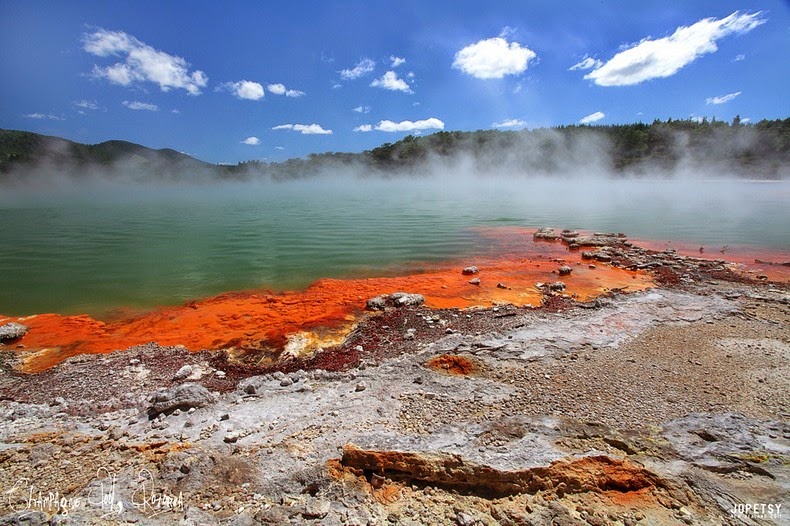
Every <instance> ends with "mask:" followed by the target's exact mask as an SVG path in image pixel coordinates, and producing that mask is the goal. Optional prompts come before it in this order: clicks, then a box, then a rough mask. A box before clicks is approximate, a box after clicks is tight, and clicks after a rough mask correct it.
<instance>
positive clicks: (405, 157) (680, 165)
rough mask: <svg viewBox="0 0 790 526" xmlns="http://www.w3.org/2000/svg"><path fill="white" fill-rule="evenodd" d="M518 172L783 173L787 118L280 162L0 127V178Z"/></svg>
mask: <svg viewBox="0 0 790 526" xmlns="http://www.w3.org/2000/svg"><path fill="white" fill-rule="evenodd" d="M437 172H438V173H446V174H451V175H456V176H458V177H460V176H462V175H470V174H471V175H485V174H507V175H518V176H526V177H529V176H566V175H567V176H585V175H594V176H601V175H606V176H613V175H614V176H619V175H622V176H637V177H642V176H647V177H652V176H671V175H676V174H692V175H695V176H706V177H711V176H712V177H716V176H719V175H726V176H733V175H735V176H740V177H747V178H772V179H778V178H788V177H790V118H788V119H784V120H779V119H776V120H762V121H760V122H758V123H754V124H752V123H747V124H744V123H742V122H741V120H740V119H739V118H738V117H736V118H735V119H734V120H733V121H732V122H731V123H728V122H723V121H716V120H712V121H707V120H701V121H700V120H690V119H686V120H672V119H668V120H667V121H660V120H655V121H654V122H652V123H651V124H645V123H641V122H640V123H635V124H621V125H611V126H589V125H583V126H576V125H574V126H560V127H556V128H540V129H534V130H519V131H500V130H478V131H474V132H459V131H440V132H437V133H434V134H431V135H426V136H413V135H407V136H406V137H404V138H402V139H400V140H399V141H397V142H394V143H384V144H382V145H381V146H379V147H377V148H373V149H372V150H367V151H364V152H361V153H342V152H327V153H317V154H310V155H308V156H307V157H306V158H303V159H288V160H286V161H283V162H279V163H269V162H263V161H249V162H241V163H239V164H237V165H235V166H226V165H221V166H220V165H213V164H209V163H205V162H203V161H199V160H197V159H194V158H192V157H190V156H188V155H185V154H182V153H179V152H176V151H175V150H171V149H162V150H154V149H151V148H146V147H144V146H140V145H138V144H134V143H130V142H125V141H107V142H103V143H101V144H93V145H86V144H79V143H75V142H72V141H69V140H66V139H61V138H58V137H48V136H45V135H38V134H35V133H31V132H25V131H13V130H0V184H2V183H4V182H5V183H14V182H25V181H32V180H35V179H36V178H44V177H46V176H47V175H57V176H59V177H63V176H66V177H68V178H71V179H76V180H80V179H86V178H89V177H93V178H100V179H102V180H111V181H112V180H116V181H132V182H141V181H201V182H205V181H209V180H216V179H219V180H250V179H255V180H257V179H267V180H290V179H303V178H309V177H315V176H319V175H323V174H351V175H355V176H359V177H390V176H394V175H407V176H413V177H424V176H427V175H429V174H431V173H437Z"/></svg>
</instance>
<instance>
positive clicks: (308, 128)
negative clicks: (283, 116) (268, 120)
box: [272, 124, 332, 135]
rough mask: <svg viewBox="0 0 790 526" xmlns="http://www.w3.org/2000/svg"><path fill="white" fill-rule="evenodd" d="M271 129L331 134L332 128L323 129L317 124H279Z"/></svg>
mask: <svg viewBox="0 0 790 526" xmlns="http://www.w3.org/2000/svg"><path fill="white" fill-rule="evenodd" d="M272 130H293V131H295V132H299V133H301V134H302V135H332V130H325V129H323V128H322V127H321V126H320V125H318V124H280V125H279V126H274V127H273V128H272Z"/></svg>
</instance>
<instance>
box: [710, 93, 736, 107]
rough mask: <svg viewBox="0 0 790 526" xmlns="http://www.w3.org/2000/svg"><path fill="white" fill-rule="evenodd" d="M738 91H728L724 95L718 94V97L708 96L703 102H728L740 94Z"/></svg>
mask: <svg viewBox="0 0 790 526" xmlns="http://www.w3.org/2000/svg"><path fill="white" fill-rule="evenodd" d="M740 94H741V92H740V91H736V92H735V93H728V94H726V95H720V96H718V97H708V98H707V99H705V104H724V103H727V102H730V101H731V100H732V99H734V98H735V97H737V96H738V95H740Z"/></svg>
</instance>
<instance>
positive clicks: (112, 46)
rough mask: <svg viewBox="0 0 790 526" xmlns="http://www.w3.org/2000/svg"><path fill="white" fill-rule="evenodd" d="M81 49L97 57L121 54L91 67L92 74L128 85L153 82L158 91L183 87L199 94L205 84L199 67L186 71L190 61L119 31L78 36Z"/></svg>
mask: <svg viewBox="0 0 790 526" xmlns="http://www.w3.org/2000/svg"><path fill="white" fill-rule="evenodd" d="M82 49H83V50H85V51H86V52H88V53H90V54H91V55H95V56H97V57H121V58H122V59H123V61H122V62H117V63H115V64H112V65H109V66H105V67H100V66H94V67H93V73H92V75H93V76H94V77H95V78H103V79H107V80H108V81H110V82H112V83H113V84H119V85H121V86H128V85H130V84H132V83H133V82H153V83H154V84H158V85H159V89H161V90H162V91H170V90H171V89H183V90H186V92H187V93H189V94H190V95H199V94H200V89H201V88H205V87H206V85H207V84H208V77H207V76H206V74H205V73H203V72H202V71H200V70H195V71H192V72H190V71H189V68H190V64H189V63H188V62H187V61H186V60H184V59H183V58H181V57H178V56H175V55H170V54H168V53H165V52H164V51H159V50H158V49H154V48H153V47H151V46H149V45H148V44H145V43H143V42H141V41H139V40H138V39H136V38H135V37H133V36H132V35H129V34H127V33H124V32H123V31H108V30H106V29H101V28H100V29H97V30H96V31H94V32H93V33H86V34H84V35H83V36H82Z"/></svg>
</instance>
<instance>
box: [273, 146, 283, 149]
mask: <svg viewBox="0 0 790 526" xmlns="http://www.w3.org/2000/svg"><path fill="white" fill-rule="evenodd" d="M274 149H275V150H285V148H283V147H282V146H275V147H274Z"/></svg>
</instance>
